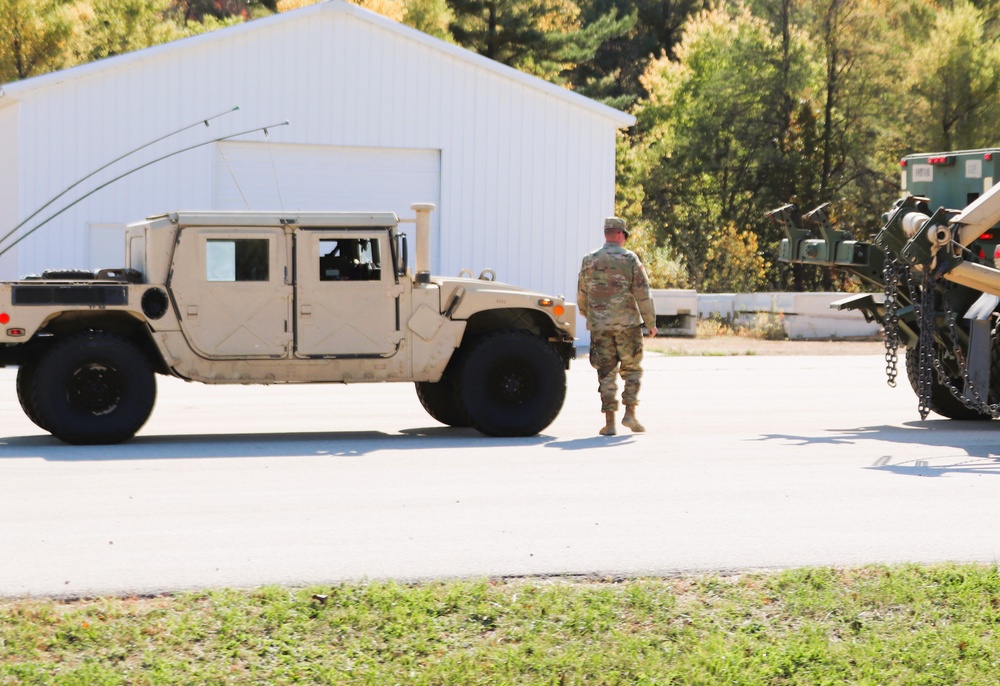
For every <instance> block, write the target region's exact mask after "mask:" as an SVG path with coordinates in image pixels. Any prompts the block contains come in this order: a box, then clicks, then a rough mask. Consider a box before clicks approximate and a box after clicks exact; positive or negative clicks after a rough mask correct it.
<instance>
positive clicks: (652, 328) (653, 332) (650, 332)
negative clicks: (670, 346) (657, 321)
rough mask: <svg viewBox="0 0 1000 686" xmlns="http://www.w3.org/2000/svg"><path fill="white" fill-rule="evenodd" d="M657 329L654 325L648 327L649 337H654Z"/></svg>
mask: <svg viewBox="0 0 1000 686" xmlns="http://www.w3.org/2000/svg"><path fill="white" fill-rule="evenodd" d="M657 331H659V329H657V328H656V327H655V326H654V327H651V328H650V329H649V337H650V338H656V332H657Z"/></svg>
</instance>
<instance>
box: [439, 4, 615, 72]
mask: <svg viewBox="0 0 1000 686" xmlns="http://www.w3.org/2000/svg"><path fill="white" fill-rule="evenodd" d="M449 5H450V7H451V9H452V11H453V12H454V16H455V19H454V21H453V22H452V23H451V27H450V28H451V33H452V35H453V36H454V38H455V41H456V42H457V43H458V44H459V45H462V46H463V47H466V48H468V49H470V50H473V51H474V52H477V53H479V54H480V55H483V56H485V57H489V58H490V59H492V60H496V61H498V62H502V63H503V64H507V65H509V66H511V67H514V68H516V69H520V70H521V71H525V72H527V73H530V74H533V75H535V76H539V77H541V78H544V79H548V80H550V81H553V82H556V83H560V82H562V81H563V79H562V78H561V74H562V73H563V72H566V71H568V70H569V69H572V68H573V67H575V66H576V65H577V64H579V63H581V62H586V61H588V60H590V59H592V58H593V57H594V54H595V53H596V51H597V49H598V47H600V45H601V43H603V42H604V41H606V40H608V39H609V38H610V37H612V36H616V35H621V34H623V33H624V32H625V31H627V30H628V28H629V26H630V24H631V21H632V19H631V18H630V17H625V18H623V19H618V18H617V14H616V13H609V14H608V15H605V16H603V17H601V18H599V19H597V20H595V21H593V22H590V23H589V24H586V25H584V24H583V22H581V20H580V8H579V7H578V6H577V5H576V4H574V2H573V0H449Z"/></svg>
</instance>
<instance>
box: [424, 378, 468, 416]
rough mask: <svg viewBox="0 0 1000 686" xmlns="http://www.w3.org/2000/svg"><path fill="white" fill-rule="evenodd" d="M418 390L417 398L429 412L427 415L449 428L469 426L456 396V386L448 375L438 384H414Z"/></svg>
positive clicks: (427, 382) (425, 382)
mask: <svg viewBox="0 0 1000 686" xmlns="http://www.w3.org/2000/svg"><path fill="white" fill-rule="evenodd" d="M414 385H415V386H416V388H417V398H418V399H419V400H420V404H421V405H423V406H424V409H425V410H427V414H429V415H430V416H431V417H433V418H434V419H436V420H437V421H439V422H441V423H442V424H446V425H447V426H454V427H457V428H460V427H465V426H468V425H469V421H468V420H467V419H466V418H465V415H463V414H462V410H461V409H460V407H459V405H458V398H457V397H456V395H455V384H453V383H452V382H451V379H450V378H448V376H447V375H445V376H443V377H441V380H440V381H438V382H437V383H431V382H429V381H417V382H416V384H414Z"/></svg>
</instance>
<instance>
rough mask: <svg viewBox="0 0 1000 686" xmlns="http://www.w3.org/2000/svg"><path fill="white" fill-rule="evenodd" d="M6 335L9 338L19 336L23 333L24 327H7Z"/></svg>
mask: <svg viewBox="0 0 1000 686" xmlns="http://www.w3.org/2000/svg"><path fill="white" fill-rule="evenodd" d="M7 335H8V336H10V337H11V338H19V337H20V336H23V335H24V329H19V328H11V329H7Z"/></svg>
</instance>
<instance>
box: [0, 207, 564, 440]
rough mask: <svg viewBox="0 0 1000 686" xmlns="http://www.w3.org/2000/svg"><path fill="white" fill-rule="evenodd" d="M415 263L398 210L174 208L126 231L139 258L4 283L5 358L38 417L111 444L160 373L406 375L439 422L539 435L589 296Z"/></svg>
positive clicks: (56, 430) (123, 436) (421, 235)
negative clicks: (577, 298)
mask: <svg viewBox="0 0 1000 686" xmlns="http://www.w3.org/2000/svg"><path fill="white" fill-rule="evenodd" d="M413 207H414V210H416V214H417V218H416V219H415V220H410V221H413V222H415V223H416V225H417V232H416V233H417V246H416V247H417V250H416V254H417V259H416V262H417V264H416V270H415V271H416V273H415V274H414V273H413V272H412V271H411V270H410V269H408V268H407V265H406V257H405V255H406V235H405V234H403V233H401V232H399V231H398V225H399V223H400V220H399V219H398V218H397V217H396V215H395V214H393V213H387V212H382V213H315V212H308V213H307V212H303V213H298V214H291V215H283V214H275V213H259V212H176V213H172V214H168V215H161V216H156V217H151V218H150V219H148V220H146V221H144V222H140V223H137V224H133V225H131V226H129V227H128V230H127V234H126V236H127V248H126V253H127V254H126V259H125V267H124V268H122V269H106V270H101V271H99V272H97V273H96V274H90V273H77V272H45V273H43V274H42V276H41V277H36V278H28V279H23V280H20V281H15V282H6V283H0V365H17V366H18V367H19V369H18V374H17V394H18V398H19V399H20V402H21V406H22V408H23V409H24V411H25V413H26V414H27V415H28V417H29V418H31V420H32V421H34V422H35V424H37V425H38V426H40V427H41V428H43V429H45V430H46V431H49V432H51V433H52V434H54V435H55V436H57V437H58V438H60V439H62V440H64V441H67V442H69V443H115V442H120V441H123V440H127V439H128V438H130V437H131V436H133V435H134V434H135V432H136V431H138V430H139V428H140V427H141V426H142V425H143V423H144V422H145V421H146V419H147V418H148V417H149V414H150V412H151V411H152V407H153V402H154V398H155V393H156V389H155V378H154V374H155V373H158V374H166V375H171V376H177V377H180V378H182V379H187V380H192V381H201V382H204V383H225V384H250V383H253V384H270V383H300V382H344V383H367V382H377V381H408V382H414V383H415V384H416V389H417V395H418V397H419V399H420V402H421V403H422V404H423V406H424V408H426V410H427V411H428V413H430V415H431V416H432V417H434V418H435V419H437V420H438V421H440V422H442V423H444V424H448V425H450V426H472V427H474V428H476V429H478V430H479V431H481V432H483V433H485V434H489V435H493V436H527V435H534V434H536V433H538V432H539V431H541V430H542V429H544V428H545V427H546V426H548V425H549V424H550V423H551V422H552V420H553V419H555V417H556V415H557V414H558V413H559V410H560V409H561V407H562V403H563V399H564V397H565V392H566V375H565V370H566V369H567V368H568V366H569V361H570V360H571V359H572V358H573V357H574V355H575V348H574V346H573V341H574V335H575V328H576V306H575V305H573V304H570V303H566V302H565V301H564V300H563V298H562V297H553V296H548V295H543V294H540V293H534V292H530V291H527V290H524V289H521V288H517V287H514V286H509V285H506V284H502V283H498V282H495V281H492V280H488V279H487V277H488V276H490V274H489V273H488V272H487V273H484V274H483V275H482V276H481V278H480V279H472V278H441V277H436V276H430V273H429V271H428V265H429V261H430V259H429V255H430V247H429V229H428V227H429V215H430V211H431V210H432V209H433V205H414V206H413Z"/></svg>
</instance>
